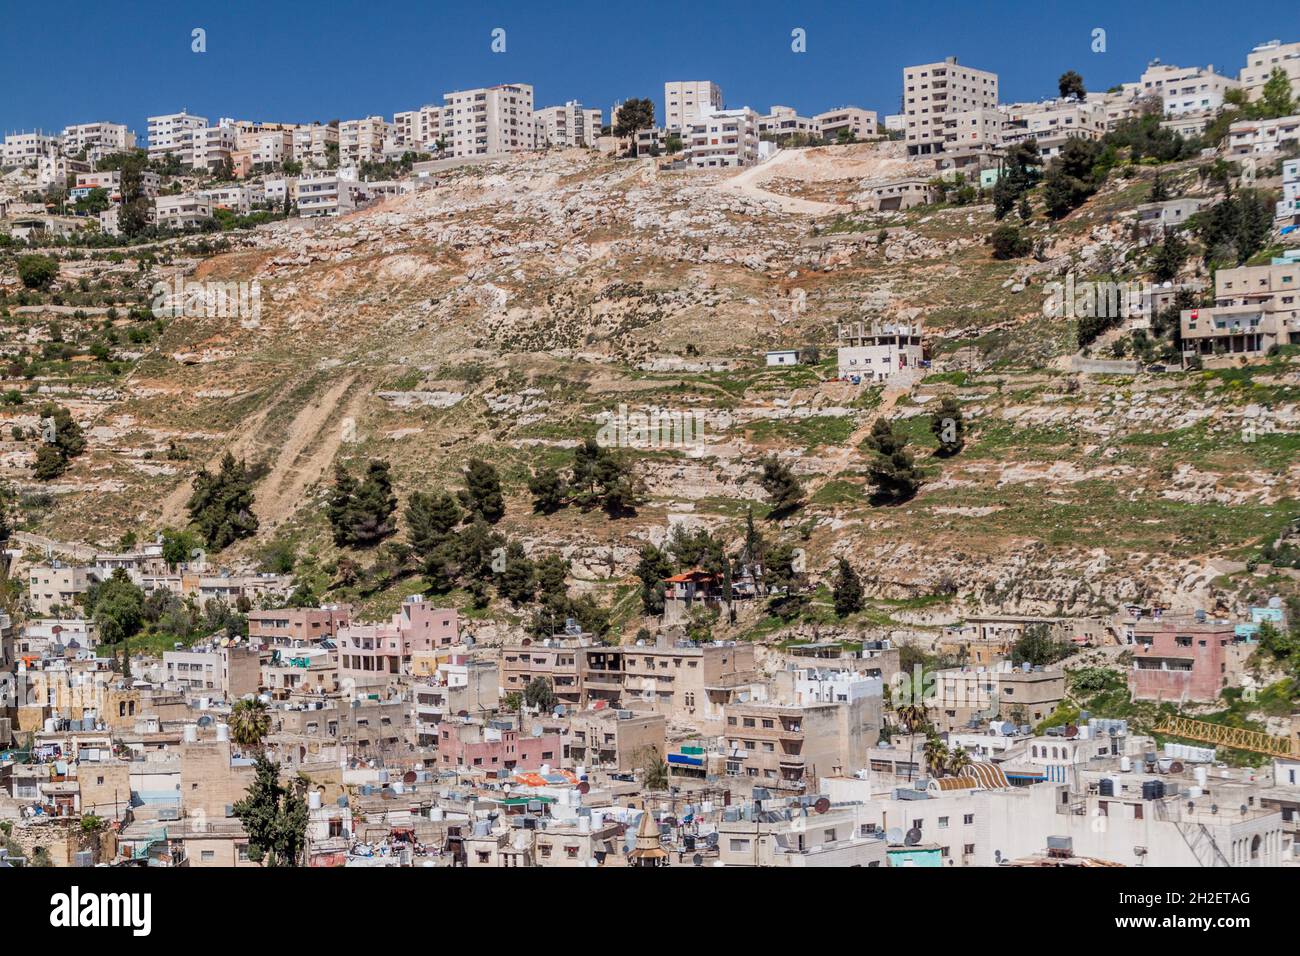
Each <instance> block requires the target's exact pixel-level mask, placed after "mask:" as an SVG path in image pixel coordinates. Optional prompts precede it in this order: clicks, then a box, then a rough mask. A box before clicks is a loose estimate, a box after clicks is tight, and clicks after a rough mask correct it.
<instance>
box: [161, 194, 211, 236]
mask: <svg viewBox="0 0 1300 956" xmlns="http://www.w3.org/2000/svg"><path fill="white" fill-rule="evenodd" d="M153 207H154V219H155V221H156V222H157V223H158V227H159V228H160V229H192V228H195V227H197V226H200V225H202V224H203V223H204V222H205V221H207V220H208V219H211V218H212V203H210V202H208V200H206V199H203V198H200V197H199V196H191V195H186V194H184V193H181V194H179V195H175V196H159V197H158V198H157V199H155V200H154V201H153Z"/></svg>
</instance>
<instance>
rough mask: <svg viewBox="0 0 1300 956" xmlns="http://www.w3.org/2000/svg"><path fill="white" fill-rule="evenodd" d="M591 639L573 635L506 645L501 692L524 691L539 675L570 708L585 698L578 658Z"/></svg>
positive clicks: (502, 655) (559, 699) (502, 663)
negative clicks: (569, 637)
mask: <svg viewBox="0 0 1300 956" xmlns="http://www.w3.org/2000/svg"><path fill="white" fill-rule="evenodd" d="M588 643H589V641H586V640H583V639H580V638H573V639H566V638H548V639H546V640H541V641H535V640H532V639H531V638H524V640H523V641H522V642H521V643H519V644H505V645H503V646H502V647H501V651H500V672H501V694H502V695H503V696H504V695H506V694H512V693H517V694H522V693H523V692H524V689H525V688H526V687H527V686H528V684H529V683H530V682H531V681H532V680H534V679H535V678H538V677H540V678H542V679H543V680H545V681H547V682H548V683H549V684H550V685H551V689H552V690H553V691H554V693H555V699H556V700H558V701H559V702H560V703H561V704H564V705H565V706H566V707H577V706H578V705H579V703H580V702H581V700H582V685H581V682H580V680H579V677H578V658H579V656H580V655H581V654H582V652H583V649H584V647H585V646H586V645H587V644H588Z"/></svg>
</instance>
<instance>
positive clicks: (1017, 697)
mask: <svg viewBox="0 0 1300 956" xmlns="http://www.w3.org/2000/svg"><path fill="white" fill-rule="evenodd" d="M1064 699H1065V674H1064V672H1063V671H1062V670H1061V669H1060V668H1057V667H1029V666H1028V665H1025V667H1013V666H1012V665H1011V663H1010V662H1009V661H1006V662H1003V663H1002V664H1000V665H998V666H996V667H993V668H983V667H980V668H970V667H965V668H957V669H953V670H946V671H940V672H938V674H937V675H936V679H935V686H934V699H933V700H932V701H931V703H930V711H931V713H932V714H934V723H935V726H936V727H938V728H939V730H940V731H941V732H952V731H955V730H960V729H963V728H967V727H970V726H972V723H973V724H974V725H975V726H979V725H981V724H986V723H987V722H988V721H990V720H1007V721H1011V722H1013V723H1016V724H1036V723H1041V722H1042V721H1044V720H1046V719H1047V718H1048V717H1050V716H1051V715H1052V712H1053V711H1054V710H1056V705H1057V704H1059V703H1060V702H1061V701H1062V700H1064Z"/></svg>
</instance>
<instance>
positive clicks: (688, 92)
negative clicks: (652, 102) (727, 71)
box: [663, 80, 722, 132]
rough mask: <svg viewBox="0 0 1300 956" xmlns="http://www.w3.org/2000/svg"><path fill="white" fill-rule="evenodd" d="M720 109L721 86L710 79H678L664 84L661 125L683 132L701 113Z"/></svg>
mask: <svg viewBox="0 0 1300 956" xmlns="http://www.w3.org/2000/svg"><path fill="white" fill-rule="evenodd" d="M720 109H722V88H721V87H720V86H718V84H717V83H714V82H712V81H711V80H678V81H675V82H671V83H665V84H664V120H663V125H664V126H665V127H666V128H667V129H670V130H682V131H683V132H684V131H686V130H687V129H689V128H690V127H691V126H693V125H694V124H695V123H696V122H697V121H698V120H699V119H700V117H701V116H702V115H704V114H705V113H711V112H714V111H716V110H720Z"/></svg>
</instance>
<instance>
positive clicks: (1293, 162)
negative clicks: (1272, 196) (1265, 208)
mask: <svg viewBox="0 0 1300 956" xmlns="http://www.w3.org/2000/svg"><path fill="white" fill-rule="evenodd" d="M1276 215H1277V218H1278V219H1286V218H1288V217H1291V216H1296V215H1300V159H1288V160H1286V161H1285V162H1284V163H1283V164H1282V199H1281V201H1280V202H1278V204H1277V213H1276Z"/></svg>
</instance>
